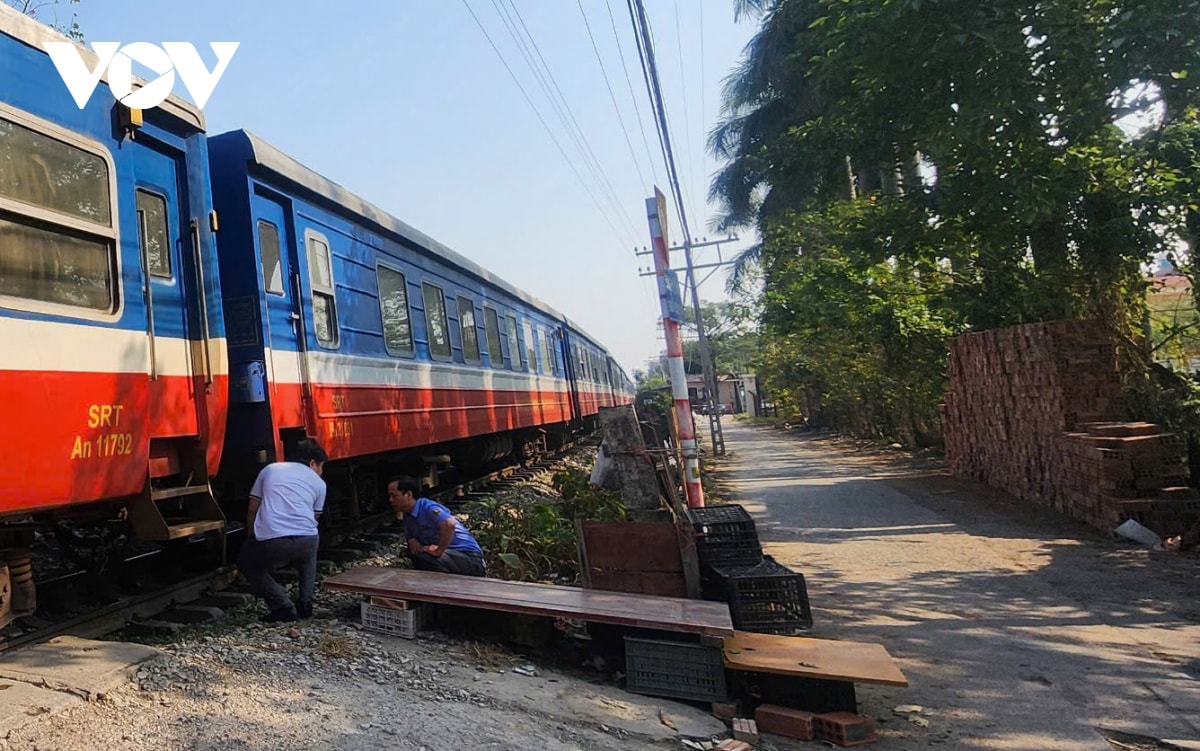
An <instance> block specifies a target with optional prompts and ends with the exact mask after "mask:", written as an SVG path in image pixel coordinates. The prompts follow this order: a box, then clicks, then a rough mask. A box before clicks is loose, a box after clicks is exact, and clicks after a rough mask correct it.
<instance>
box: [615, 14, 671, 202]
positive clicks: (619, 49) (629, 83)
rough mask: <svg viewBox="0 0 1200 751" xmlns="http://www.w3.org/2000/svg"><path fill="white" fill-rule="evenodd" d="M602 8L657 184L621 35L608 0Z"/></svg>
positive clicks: (653, 163)
mask: <svg viewBox="0 0 1200 751" xmlns="http://www.w3.org/2000/svg"><path fill="white" fill-rule="evenodd" d="M604 6H605V7H606V8H607V9H608V22H609V24H611V25H612V33H613V39H615V40H616V42H617V54H618V55H619V56H620V57H621V69H622V70H624V71H625V84H626V85H627V86H628V87H629V98H630V99H632V100H633V111H634V113H635V114H636V115H637V121H638V132H639V133H641V134H642V145H643V146H645V147H646V157H647V158H648V159H649V161H650V171H651V172H652V173H653V174H654V181H655V182H658V166H657V162H655V160H654V156H653V155H652V154H651V152H650V142H649V141H648V140H647V139H646V125H645V123H643V122H642V108H641V106H640V105H638V98H637V95H636V94H634V93H633V79H632V78H630V77H629V66H628V65H626V63H625V50H624V48H623V47H622V46H621V35H620V34H618V33H617V19H616V17H615V16H613V12H612V3H611V2H610V0H604Z"/></svg>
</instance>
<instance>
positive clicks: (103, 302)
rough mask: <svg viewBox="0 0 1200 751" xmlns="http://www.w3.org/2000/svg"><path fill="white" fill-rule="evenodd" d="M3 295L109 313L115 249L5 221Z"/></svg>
mask: <svg viewBox="0 0 1200 751" xmlns="http://www.w3.org/2000/svg"><path fill="white" fill-rule="evenodd" d="M0 248H3V249H4V252H3V253H0V295H9V296H12V297H20V298H24V299H26V300H35V301H38V302H48V303H59V304H61V305H72V306H76V307H80V308H90V309H92V310H99V311H105V312H110V311H112V309H113V288H112V279H113V272H112V246H111V245H110V244H108V243H103V242H96V241H94V240H90V239H87V238H83V237H76V236H73V235H68V234H65V233H63V232H61V231H54V232H52V231H48V230H44V229H40V228H37V227H32V226H30V225H28V224H23V223H20V224H19V223H17V222H10V221H8V220H7V219H3V218H0Z"/></svg>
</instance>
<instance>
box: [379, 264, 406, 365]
mask: <svg viewBox="0 0 1200 751" xmlns="http://www.w3.org/2000/svg"><path fill="white" fill-rule="evenodd" d="M375 280H376V283H377V285H378V287H379V309H380V314H381V315H382V317H383V344H384V346H385V347H386V348H387V351H388V352H389V353H391V354H394V355H395V354H402V355H411V354H412V351H413V338H412V324H411V321H410V319H409V315H408V287H407V284H408V282H407V280H406V279H405V278H404V274H401V273H400V272H399V271H396V270H395V269H390V268H388V267H387V266H378V267H377V268H376V269H375Z"/></svg>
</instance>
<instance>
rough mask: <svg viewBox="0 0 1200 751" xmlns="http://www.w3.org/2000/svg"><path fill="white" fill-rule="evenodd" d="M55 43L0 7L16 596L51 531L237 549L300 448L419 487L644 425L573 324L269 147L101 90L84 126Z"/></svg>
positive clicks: (628, 387)
mask: <svg viewBox="0 0 1200 751" xmlns="http://www.w3.org/2000/svg"><path fill="white" fill-rule="evenodd" d="M51 40H53V41H61V40H62V37H60V36H58V35H57V34H56V33H54V32H53V31H51V30H50V29H48V28H47V27H45V26H43V25H41V24H39V23H37V22H35V21H33V20H31V19H29V18H27V17H25V16H23V15H21V14H18V13H16V12H15V11H12V10H10V9H9V8H8V7H7V6H4V5H3V4H0V81H3V82H4V85H3V86H2V87H0V394H2V395H3V404H4V407H3V409H2V410H0V446H3V452H4V455H3V460H2V461H0V578H2V577H3V576H5V575H9V576H11V573H7V572H6V571H5V567H6V563H7V568H8V569H9V571H10V572H11V571H17V570H20V571H22V572H27V571H28V568H29V565H28V560H29V546H30V545H31V544H32V543H31V541H32V539H33V534H32V532H31V530H35V529H37V528H38V524H39V523H42V522H44V521H46V520H54V519H63V518H72V519H87V518H89V517H96V518H103V517H106V516H107V517H112V516H113V515H114V514H116V515H117V516H119V517H120V518H122V519H126V520H127V521H128V523H129V525H130V529H131V530H132V532H133V534H134V535H135V536H137V537H141V538H145V539H153V540H161V541H169V540H174V539H180V538H190V539H195V538H196V536H197V535H203V534H210V535H219V536H221V537H222V539H223V535H224V532H225V528H226V524H227V517H228V516H229V514H228V513H227V512H228V510H229V508H230V506H229V504H230V503H231V502H233V503H236V501H237V500H238V499H236V498H230V497H229V496H231V495H233V496H236V495H237V494H238V492H239V489H242V488H245V487H248V484H247V483H249V482H250V481H252V480H253V477H254V475H255V474H256V473H257V471H258V469H259V468H260V467H261V466H262V465H263V464H264V463H266V462H269V461H273V460H275V459H278V458H282V456H283V454H284V452H285V450H286V446H287V444H288V443H289V442H291V441H295V440H298V439H299V438H302V437H304V436H311V437H315V438H316V439H317V440H319V441H320V442H321V444H322V445H323V446H324V447H325V448H326V450H327V451H328V452H329V454H330V458H331V464H330V466H331V468H332V469H333V470H334V471H333V472H332V473H331V479H333V478H337V477H339V474H338V471H337V467H338V466H339V464H341V465H345V466H353V467H355V468H357V469H359V470H360V472H361V470H363V468H367V469H368V470H369V469H370V468H372V467H373V466H377V467H378V469H379V470H380V471H383V470H384V469H385V468H395V467H404V468H406V469H409V470H412V469H414V465H415V464H420V465H421V466H419V467H415V469H417V470H418V471H424V470H426V469H427V468H429V467H437V466H442V467H444V466H445V465H444V463H445V462H446V461H447V460H449V461H450V462H453V463H454V464H455V465H464V464H468V463H472V462H474V463H486V462H487V461H488V460H491V461H497V460H501V459H503V458H504V457H505V456H506V455H509V454H513V453H515V452H519V451H520V450H521V446H522V445H523V444H527V443H528V442H530V441H533V440H537V439H539V438H544V437H546V436H566V435H568V434H570V433H571V432H574V431H578V430H579V429H581V428H586V427H587V426H588V425H589V423H590V422H592V421H594V420H595V417H596V415H597V413H598V411H599V408H600V407H603V406H610V405H615V404H625V403H629V402H631V401H632V398H633V387H632V383H631V382H630V380H629V379H628V378H627V377H626V375H625V373H624V372H623V371H622V369H621V368H620V367H619V366H618V365H617V363H616V362H615V361H614V360H613V359H612V357H611V356H610V355H609V354H608V352H607V351H606V350H605V348H604V347H603V346H602V345H601V344H600V343H599V342H597V341H596V340H595V339H594V338H592V337H590V336H588V335H587V334H586V333H585V332H584V331H582V330H581V329H580V328H579V327H578V326H577V325H575V324H574V323H573V322H572V321H571V320H570V319H568V318H566V317H565V316H564V315H563V314H561V313H559V312H558V311H556V310H555V309H553V308H551V307H550V306H548V305H546V304H545V303H543V302H540V301H539V300H537V299H534V298H533V297H531V296H530V295H528V294H526V293H524V292H522V291H521V290H518V289H516V288H515V287H513V286H512V285H510V284H508V283H507V282H505V281H503V280H502V279H500V278H498V277H496V276H495V275H494V274H492V273H490V272H488V271H487V270H485V269H483V268H481V267H480V266H478V265H477V264H475V263H473V262H472V261H470V260H468V259H467V258H464V257H463V256H461V255H459V254H457V253H455V252H453V251H452V250H450V249H448V248H446V247H445V246H443V245H441V244H440V243H438V242H437V241H436V240H434V239H432V238H430V237H427V236H426V235H424V234H422V233H420V232H418V231H417V230H415V229H413V228H412V227H409V226H408V225H406V224H405V223H403V222H402V221H400V220H399V219H397V218H395V217H393V216H391V215H389V214H388V213H387V212H385V211H383V210H381V209H379V208H377V207H375V206H372V205H371V204H369V203H367V202H366V201H364V200H363V199H361V198H359V197H358V196H355V195H353V194H352V193H350V192H348V191H347V190H345V189H344V188H342V187H341V186H339V185H337V184H336V183H333V182H331V181H329V180H328V179H326V178H324V177H322V176H321V175H319V174H317V173H315V172H313V171H312V170H310V169H308V168H306V167H305V166H303V165H302V164H300V163H299V162H297V161H296V160H294V159H292V158H291V157H288V156H287V155H285V154H283V153H282V152H280V151H279V150H277V149H275V148H274V147H272V146H271V145H270V144H268V143H266V142H265V141H263V140H261V139H260V138H258V137H257V136H255V135H253V134H251V133H249V132H247V131H244V130H239V131H234V132H230V133H225V134H222V135H218V136H214V137H210V136H208V135H207V133H206V132H205V126H204V119H203V116H202V114H201V113H200V112H199V111H198V110H197V109H196V108H194V107H193V106H191V105H190V104H189V103H187V102H185V101H182V100H180V99H176V98H171V99H168V100H167V101H166V102H164V103H163V104H162V105H161V106H159V107H156V108H154V109H152V110H146V111H140V112H139V111H130V110H128V109H126V108H125V107H124V106H123V105H121V104H120V103H118V102H117V101H116V100H115V99H114V97H113V96H112V94H111V92H110V91H109V89H108V84H107V81H105V80H102V81H101V83H100V85H99V86H98V87H97V89H96V92H95V93H94V94H93V96H92V97H91V99H90V100H89V101H88V103H87V105H86V106H85V107H84V108H83V109H80V108H79V107H78V106H77V105H76V104H75V102H74V101H73V99H72V97H71V95H70V93H69V92H68V90H67V88H66V87H65V86H64V85H63V83H62V81H61V79H60V77H59V75H58V72H57V70H56V68H55V67H54V65H53V63H52V61H51V60H50V58H49V56H48V55H47V54H46V53H45V52H44V49H43V46H42V45H43V43H44V42H46V41H51ZM79 50H80V53H81V54H82V55H83V56H84V57H85V60H86V61H87V63H88V66H89V68H94V67H95V66H96V64H97V61H96V59H95V57H94V56H92V55H91V53H90V52H87V51H86V50H85V49H83V48H82V47H80V48H79ZM430 476H431V477H432V476H433V475H432V474H431V475H430ZM336 495H337V494H336V493H335V494H333V496H334V497H336ZM241 500H243V501H244V499H241ZM23 575H26V576H27V574H23ZM3 608H4V606H0V625H2V624H3V622H5V621H6V620H8V619H11V618H12V617H14V616H15V615H16V614H18V612H19V611H20V609H21V603H20V601H19V598H17V601H16V602H13V603H11V604H10V606H9V610H8V612H7V613H6V612H5V610H4V609H3Z"/></svg>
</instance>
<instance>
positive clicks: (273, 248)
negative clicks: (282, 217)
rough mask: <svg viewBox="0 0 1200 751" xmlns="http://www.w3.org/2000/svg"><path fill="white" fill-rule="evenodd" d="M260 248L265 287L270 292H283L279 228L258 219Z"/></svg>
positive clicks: (273, 293) (276, 293) (275, 293)
mask: <svg viewBox="0 0 1200 751" xmlns="http://www.w3.org/2000/svg"><path fill="white" fill-rule="evenodd" d="M258 250H259V253H261V254H262V275H263V289H265V290H266V291H267V293H268V294H272V295H282V294H283V262H282V261H281V260H280V258H281V256H280V253H279V229H278V228H277V227H276V226H275V225H274V224H271V223H270V222H266V221H263V220H262V219H259V220H258Z"/></svg>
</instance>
